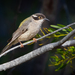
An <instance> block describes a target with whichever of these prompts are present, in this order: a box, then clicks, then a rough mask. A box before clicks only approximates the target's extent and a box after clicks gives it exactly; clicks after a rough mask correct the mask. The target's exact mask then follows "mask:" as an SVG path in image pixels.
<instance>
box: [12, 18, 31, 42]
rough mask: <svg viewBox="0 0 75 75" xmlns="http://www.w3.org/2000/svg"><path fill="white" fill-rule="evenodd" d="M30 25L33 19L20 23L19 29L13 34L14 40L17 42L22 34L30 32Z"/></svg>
mask: <svg viewBox="0 0 75 75" xmlns="http://www.w3.org/2000/svg"><path fill="white" fill-rule="evenodd" d="M29 23H31V19H30V18H27V19H25V20H23V21H22V22H21V23H20V26H19V28H18V29H17V30H16V31H15V32H14V33H13V35H12V40H11V42H13V41H14V40H16V39H17V38H18V37H19V36H20V35H21V34H23V33H25V32H26V31H27V30H28V26H29Z"/></svg>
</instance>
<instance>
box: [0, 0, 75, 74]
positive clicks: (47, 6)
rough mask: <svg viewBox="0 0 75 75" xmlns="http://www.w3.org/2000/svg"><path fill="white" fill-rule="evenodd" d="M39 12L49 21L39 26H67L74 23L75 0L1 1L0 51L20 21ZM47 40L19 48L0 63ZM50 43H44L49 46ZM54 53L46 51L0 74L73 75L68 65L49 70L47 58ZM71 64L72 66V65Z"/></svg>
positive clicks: (0, 59) (0, 60)
mask: <svg viewBox="0 0 75 75" xmlns="http://www.w3.org/2000/svg"><path fill="white" fill-rule="evenodd" d="M39 12H41V13H43V14H45V15H46V17H47V18H48V19H50V22H45V23H44V24H43V26H42V27H47V28H49V27H50V24H64V25H67V24H70V23H72V22H74V21H75V0H0V51H2V49H3V48H4V46H5V45H6V44H7V40H8V39H9V38H10V37H11V36H12V33H13V32H14V31H15V30H16V29H17V28H18V26H19V24H20V22H21V21H22V20H24V19H25V18H27V17H29V16H30V15H32V14H34V13H39ZM73 28H74V26H73ZM39 34H41V32H39ZM46 40H47V39H44V40H43V41H40V42H37V43H35V44H33V45H29V46H28V45H27V46H25V47H24V48H23V49H20V48H18V49H16V50H14V51H12V52H10V53H8V54H6V55H5V56H3V57H2V58H0V64H2V63H5V62H8V61H10V60H13V59H15V58H17V57H19V56H21V55H24V54H25V53H28V52H30V51H32V50H34V49H36V48H38V47H39V43H42V42H45V41H46ZM51 40H52V39H50V40H49V42H47V43H50V42H51ZM53 54H54V52H53V51H52V52H47V53H45V54H42V55H40V56H39V57H36V58H34V59H32V60H30V61H28V62H25V63H23V64H21V65H19V66H16V67H13V68H11V69H8V70H6V71H2V72H0V75H75V73H74V69H71V68H70V66H69V64H68V65H67V66H66V67H64V68H63V69H61V70H59V71H57V72H56V71H55V67H53V66H52V67H49V66H48V65H49V63H50V61H49V59H50V56H51V55H53ZM74 63H75V62H73V67H74V66H75V65H74Z"/></svg>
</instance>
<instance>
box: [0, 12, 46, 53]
mask: <svg viewBox="0 0 75 75" xmlns="http://www.w3.org/2000/svg"><path fill="white" fill-rule="evenodd" d="M44 20H46V17H45V16H44V15H43V14H41V13H36V14H33V15H31V16H30V17H28V18H27V19H25V20H23V21H22V22H21V23H20V26H19V27H18V29H17V30H16V31H15V32H14V33H13V35H12V39H11V41H10V42H9V43H8V44H7V46H6V47H5V48H4V49H3V50H2V52H1V54H2V53H3V52H5V51H7V50H8V49H9V48H10V47H11V46H12V45H15V44H17V43H18V42H20V41H28V40H29V39H31V38H33V37H34V36H35V35H36V34H37V33H38V32H39V30H40V28H41V25H42V23H43V21H44Z"/></svg>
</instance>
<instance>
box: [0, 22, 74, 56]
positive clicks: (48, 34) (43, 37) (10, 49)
mask: <svg viewBox="0 0 75 75" xmlns="http://www.w3.org/2000/svg"><path fill="white" fill-rule="evenodd" d="M74 24H75V22H74V23H71V24H69V25H67V26H66V27H63V28H60V29H58V30H56V31H54V32H52V33H49V34H46V35H44V36H42V37H41V38H38V39H36V40H37V41H38V40H40V39H43V38H45V37H47V36H50V35H52V34H54V33H56V32H58V31H61V30H62V29H66V28H68V27H70V26H72V25H74ZM32 42H33V40H32V41H29V42H26V43H23V45H27V44H30V43H32ZM19 47H20V45H18V46H15V47H13V48H11V49H9V50H7V51H6V52H4V53H3V54H1V55H0V57H2V56H3V55H5V54H7V53H8V52H10V51H12V50H14V49H17V48H19Z"/></svg>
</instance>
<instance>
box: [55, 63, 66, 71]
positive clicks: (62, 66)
mask: <svg viewBox="0 0 75 75" xmlns="http://www.w3.org/2000/svg"><path fill="white" fill-rule="evenodd" d="M66 65H67V64H64V63H62V64H61V65H60V67H59V68H58V69H56V70H55V71H59V70H60V69H62V68H64V67H65V66H66Z"/></svg>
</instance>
